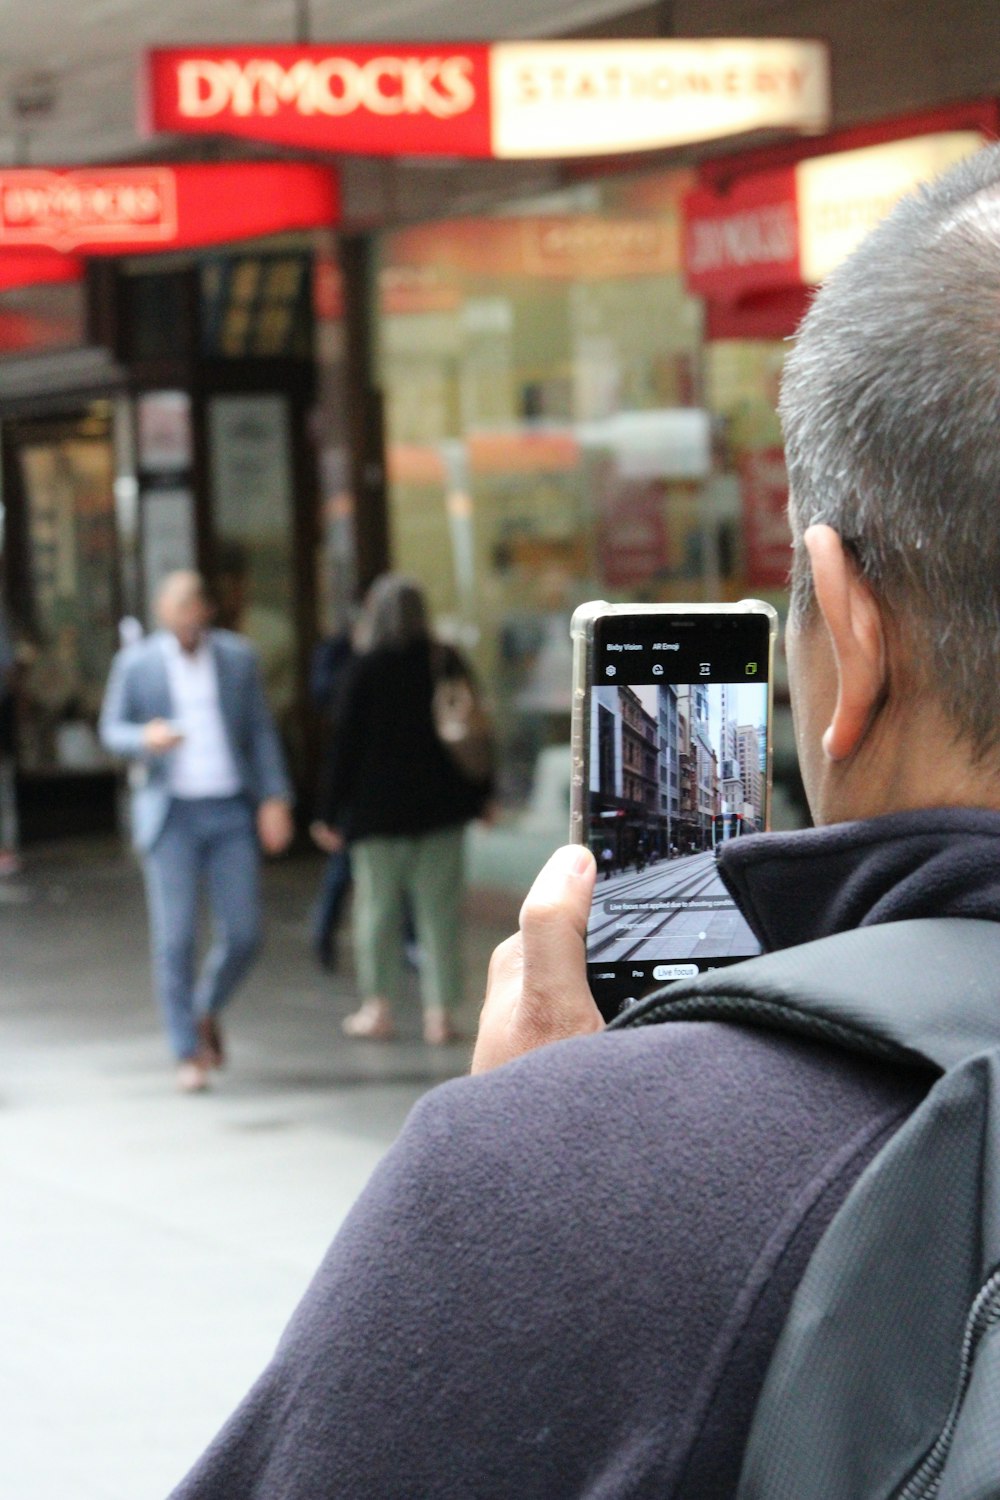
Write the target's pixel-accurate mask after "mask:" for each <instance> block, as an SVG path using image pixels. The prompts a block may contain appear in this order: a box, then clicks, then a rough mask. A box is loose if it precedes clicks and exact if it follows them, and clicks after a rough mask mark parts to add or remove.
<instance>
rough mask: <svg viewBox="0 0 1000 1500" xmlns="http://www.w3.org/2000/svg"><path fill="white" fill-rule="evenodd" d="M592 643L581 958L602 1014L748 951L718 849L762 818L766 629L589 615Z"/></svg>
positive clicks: (740, 623) (756, 624)
mask: <svg viewBox="0 0 1000 1500" xmlns="http://www.w3.org/2000/svg"><path fill="white" fill-rule="evenodd" d="M595 648H596V649H595V668H596V670H595V685H594V686H593V688H592V689H591V701H590V786H589V797H588V841H589V844H590V847H591V849H592V850H593V853H594V857H595V859H596V861H597V870H598V874H597V888H596V891H595V897H594V905H593V910H592V914H591V920H590V924H589V928H588V932H587V959H588V972H589V979H590V983H591V988H592V989H593V991H594V994H595V996H596V997H597V1000H598V1004H599V1005H600V1006H601V1009H602V1010H603V1011H604V1012H605V1014H606V1015H614V1014H616V1013H617V1011H618V1010H619V1009H620V1008H621V1006H622V1004H623V1003H627V1002H629V1001H631V1000H634V999H638V998H640V997H641V996H642V995H643V994H644V993H647V992H649V991H651V990H654V989H657V988H659V987H660V986H661V985H662V984H664V983H666V982H668V981H670V980H674V979H684V978H691V977H693V976H694V975H695V974H698V973H700V972H701V971H703V970H705V969H711V968H718V967H721V966H722V965H723V964H730V963H738V962H739V961H740V960H741V959H744V958H749V957H752V956H753V955H754V954H756V953H758V952H759V951H760V945H759V944H758V942H757V940H756V938H755V937H754V935H753V933H752V932H751V930H750V928H749V926H748V925H747V923H746V921H745V920H744V918H743V917H742V916H741V915H740V913H739V911H738V910H737V908H736V904H735V902H734V901H733V899H732V897H731V896H730V895H729V893H728V891H727V890H726V888H725V886H724V884H723V882H722V879H721V877H720V875H719V871H718V866H717V857H718V853H719V850H720V849H721V848H722V847H723V845H725V844H726V843H728V842H729V841H730V840H731V839H739V838H745V837H748V836H749V835H751V834H753V833H757V832H759V831H762V830H763V828H764V824H765V816H766V808H765V797H766V787H767V701H768V694H767V664H768V630H767V623H766V621H765V620H763V619H761V618H760V617H754V616H749V617H748V616H726V615H720V616H711V615H710V616H702V617H697V616H693V617H692V616H688V617H687V618H686V619H682V618H681V617H676V618H673V619H671V617H670V616H651V617H649V622H648V623H647V620H646V619H643V618H642V617H641V616H634V617H624V618H622V619H609V620H606V621H602V622H599V626H598V636H597V640H596V642H595Z"/></svg>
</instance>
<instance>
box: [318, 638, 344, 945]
mask: <svg viewBox="0 0 1000 1500" xmlns="http://www.w3.org/2000/svg"><path fill="white" fill-rule="evenodd" d="M353 660H354V648H353V645H352V644H351V632H350V629H349V628H346V627H345V628H344V629H343V630H339V631H336V632H335V633H334V634H332V635H328V636H325V637H324V638H323V640H321V641H319V642H318V643H317V645H316V647H315V648H314V650H313V654H312V660H311V662H310V664H309V696H310V697H311V699H312V701H313V705H314V707H315V708H316V709H317V710H318V711H319V713H321V714H322V715H323V718H324V720H325V725H326V730H327V734H328V736H330V737H332V736H333V735H335V734H336V732H337V709H338V705H339V702H340V696H341V691H342V689H343V686H344V681H345V678H346V676H347V669H348V667H349V666H350V664H351V662H352V661H353ZM350 888H351V854H350V850H349V849H348V847H347V845H346V844H344V845H342V847H340V848H338V849H334V850H333V852H332V853H331V854H328V855H327V860H326V865H325V866H324V869H323V878H322V881H321V883H320V888H319V893H318V895H317V897H316V904H315V906H314V908H313V915H312V946H313V952H314V953H315V955H316V959H317V962H318V963H319V965H320V967H321V968H323V969H332V968H334V967H335V966H336V947H335V943H336V935H337V928H338V927H339V925H340V918H341V915H342V913H343V910H344V906H345V904H346V901H347V895H348V892H349V891H350Z"/></svg>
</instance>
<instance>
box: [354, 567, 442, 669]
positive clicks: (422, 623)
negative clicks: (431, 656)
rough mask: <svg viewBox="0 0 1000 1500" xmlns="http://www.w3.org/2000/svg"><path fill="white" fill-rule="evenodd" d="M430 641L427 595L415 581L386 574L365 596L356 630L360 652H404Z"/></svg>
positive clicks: (398, 575) (377, 579) (402, 575)
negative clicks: (418, 643)
mask: <svg viewBox="0 0 1000 1500" xmlns="http://www.w3.org/2000/svg"><path fill="white" fill-rule="evenodd" d="M429 638H430V627H429V625H428V623H427V605H426V603H425V602H424V593H423V590H422V589H421V587H420V585H419V583H417V581H416V579H414V578H407V577H406V576H405V575H404V574H402V573H382V574H381V575H380V576H379V577H378V578H376V579H375V582H374V583H373V584H372V586H371V588H370V589H369V590H368V592H367V594H366V595H365V602H364V604H363V605H362V607H361V615H360V618H359V620H358V623H357V626H356V628H355V631H354V646H355V650H357V651H379V650H390V651H402V650H404V649H405V648H406V647H407V646H412V645H415V644H416V642H417V641H426V640H428V639H429Z"/></svg>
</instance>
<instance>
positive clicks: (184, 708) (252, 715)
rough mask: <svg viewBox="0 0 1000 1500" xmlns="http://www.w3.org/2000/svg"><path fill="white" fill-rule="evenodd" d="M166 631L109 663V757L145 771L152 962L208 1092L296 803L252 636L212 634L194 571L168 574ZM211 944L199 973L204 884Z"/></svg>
mask: <svg viewBox="0 0 1000 1500" xmlns="http://www.w3.org/2000/svg"><path fill="white" fill-rule="evenodd" d="M157 615H158V618H159V622H160V625H161V626H162V629H161V630H159V631H157V632H155V633H154V634H153V635H151V636H149V637H147V638H146V639H145V640H142V641H139V642H137V643H136V644H134V645H132V646H129V647H127V648H126V649H125V650H123V651H120V652H119V653H118V655H117V656H116V657H115V660H114V664H113V666H112V669H111V677H110V679H109V682H108V687H107V692H106V694H105V698H104V706H103V708H102V710H101V724H100V728H101V738H102V740H103V741H104V743H105V745H106V746H107V747H108V749H109V750H112V751H114V752H115V753H116V754H118V755H124V756H126V757H128V759H129V760H131V761H133V762H134V763H137V764H138V765H139V766H140V768H141V773H142V774H141V775H140V776H139V777H138V778H136V779H135V781H134V782H133V788H132V791H133V809H132V828H133V838H134V841H135V844H136V846H137V848H138V849H139V851H140V852H141V854H142V856H143V867H144V872H145V877H146V894H147V899H148V904H149V918H150V931H151V937H152V948H153V967H154V974H155V980H156V987H157V993H158V998H159V1002H160V1006H161V1009H162V1012H163V1019H164V1024H165V1026H166V1030H167V1035H168V1038H169V1041H170V1045H171V1047H172V1049H173V1052H174V1054H175V1056H176V1058H177V1062H178V1069H177V1086H178V1088H179V1089H181V1091H182V1092H185V1093H193V1092H197V1091H199V1090H201V1089H203V1088H205V1087H206V1085H207V1082H208V1076H209V1070H210V1069H212V1068H217V1067H221V1066H222V1063H223V1060H224V1058H223V1043H222V1034H221V1030H220V1027H219V1021H218V1017H219V1013H220V1011H221V1010H222V1008H223V1006H224V1005H225V1004H226V1002H227V1001H228V1000H229V999H230V998H231V996H232V994H233V991H234V990H235V988H236V986H237V984H238V983H239V982H240V980H241V979H242V978H243V977H244V975H245V974H246V972H247V970H248V969H249V967H250V965H251V963H252V961H253V958H254V956H255V954H256V952H257V949H258V946H259V942H260V897H259V890H258V868H259V846H260V845H262V846H263V848H264V850H265V851H266V852H267V853H269V854H279V853H281V852H282V851H283V850H284V849H285V848H287V846H288V844H289V842H290V841H291V837H292V818H291V797H290V792H289V785H288V779H287V775H286V772H285V766H284V762H283V758H282V754H281V748H280V745H279V742H278V736H277V732H276V730H275V727H274V721H273V719H272V717H271V713H270V710H269V709H268V706H267V702H266V700H265V696H264V688H263V683H262V681H261V675H260V669H259V667H258V664H257V658H256V655H255V653H254V651H253V648H252V647H251V646H250V644H249V642H248V641H246V640H244V639H243V638H242V637H241V636H238V635H234V634H232V633H231V632H229V631H224V630H211V629H210V628H209V623H210V620H211V609H210V606H209V602H208V599H207V596H206V592H205V586H204V583H203V581H202V579H201V578H200V577H199V576H198V574H197V573H188V572H179V573H171V574H169V575H168V577H167V578H166V579H165V580H164V581H163V584H162V585H161V588H160V592H159V595H158V598H157ZM203 886H205V887H206V888H207V891H208V897H209V901H210V904H211V908H212V914H213V918H214V922H215V942H214V944H213V946H212V948H211V950H210V951H209V953H208V955H207V957H206V959H205V963H204V966H203V968H202V971H201V974H200V975H198V976H197V977H196V974H195V949H196V942H197V925H198V907H199V898H200V894H201V889H202V887H203Z"/></svg>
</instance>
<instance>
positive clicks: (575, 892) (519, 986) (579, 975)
mask: <svg viewBox="0 0 1000 1500" xmlns="http://www.w3.org/2000/svg"><path fill="white" fill-rule="evenodd" d="M596 873H597V871H596V867H595V865H594V856H593V855H592V854H591V852H590V850H589V849H584V848H583V847H582V846H581V845H579V844H567V845H566V846H565V847H564V848H562V849H557V850H556V852H555V854H553V856H552V858H551V859H550V860H549V862H548V864H547V865H545V866H544V868H543V869H542V871H541V873H540V874H539V875H538V876H537V877H536V879H535V883H534V885H533V886H532V887H531V890H530V891H529V892H528V895H527V898H526V899H525V902H524V905H523V906H522V907H521V918H520V931H519V932H516V933H515V934H514V936H513V937H509V938H508V939H507V941H506V942H504V943H501V944H500V946H499V947H498V948H496V949H494V952H493V957H492V959H491V960H490V972H489V978H488V979H487V982H486V999H485V1000H484V1002H483V1010H482V1015H481V1016H480V1018H479V1037H478V1040H477V1042H476V1051H475V1055H474V1057H473V1059H472V1071H473V1073H482V1072H485V1070H486V1069H487V1068H496V1067H499V1066H500V1064H501V1063H505V1062H509V1061H510V1059H511V1058H513V1057H520V1056H521V1054H522V1053H524V1052H531V1051H532V1050H533V1049H534V1048H535V1047H542V1046H544V1045H545V1043H546V1042H556V1041H561V1040H564V1039H565V1038H566V1037H571V1036H585V1035H586V1034H587V1033H588V1032H591V1031H600V1030H601V1028H602V1027H603V1025H604V1022H603V1021H602V1019H601V1014H600V1011H599V1010H598V1009H597V1006H596V1005H595V1004H594V997H593V995H592V994H591V993H590V990H589V988H588V986H587V965H586V948H585V944H584V939H585V934H586V931H587V918H588V916H589V914H590V903H591V898H592V897H593V894H594V879H595V876H596Z"/></svg>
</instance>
